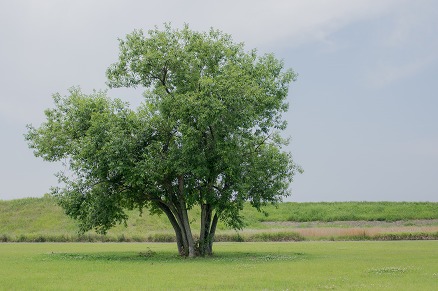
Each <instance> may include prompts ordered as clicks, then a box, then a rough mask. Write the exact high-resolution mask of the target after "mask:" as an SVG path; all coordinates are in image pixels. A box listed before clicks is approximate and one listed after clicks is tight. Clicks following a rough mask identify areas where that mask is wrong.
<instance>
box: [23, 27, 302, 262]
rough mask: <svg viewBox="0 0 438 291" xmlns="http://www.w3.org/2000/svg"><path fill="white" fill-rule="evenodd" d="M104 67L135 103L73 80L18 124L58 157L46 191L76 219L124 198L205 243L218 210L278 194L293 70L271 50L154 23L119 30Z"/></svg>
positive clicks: (91, 222) (290, 169)
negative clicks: (37, 119) (65, 91)
mask: <svg viewBox="0 0 438 291" xmlns="http://www.w3.org/2000/svg"><path fill="white" fill-rule="evenodd" d="M107 76H108V80H109V81H108V85H109V86H110V87H112V88H113V87H136V86H142V87H144V88H145V93H144V96H145V100H144V102H143V103H142V105H141V106H139V107H138V108H137V109H130V108H129V106H128V104H125V103H123V102H122V101H120V100H112V99H110V98H108V97H107V96H106V93H105V92H94V93H93V94H91V95H85V94H83V93H82V92H81V91H80V90H79V89H78V88H73V89H71V90H70V94H69V95H68V96H64V97H62V96H60V95H59V94H56V95H54V102H55V107H54V108H53V109H48V110H46V112H45V114H46V117H47V120H46V121H45V122H44V123H43V124H42V125H41V126H40V127H38V128H35V127H32V126H29V131H28V133H27V135H26V139H27V140H28V143H29V146H30V147H31V148H33V149H34V153H35V155H36V156H40V157H42V158H44V159H45V160H48V161H63V162H64V163H65V165H66V166H67V167H68V171H66V173H63V172H61V173H59V174H58V175H59V179H60V181H61V182H62V187H57V188H54V189H53V194H54V195H55V196H56V197H58V201H59V203H60V205H61V206H62V207H63V208H64V209H65V211H66V213H67V214H68V215H69V216H71V217H73V218H75V219H77V220H78V221H79V222H80V228H81V230H82V231H87V230H90V229H95V230H96V231H98V232H100V233H105V231H107V230H108V229H109V228H111V227H112V226H114V225H115V224H117V223H123V222H124V221H126V219H127V218H128V217H127V215H126V213H125V210H126V209H133V208H138V209H140V211H141V210H142V209H148V210H149V211H150V212H151V213H153V214H165V215H166V216H167V217H168V219H169V221H170V223H171V224H172V227H173V229H174V230H175V235H176V241H177V246H178V251H179V253H180V254H181V255H183V256H196V255H206V254H211V253H212V244H213V241H214V235H215V231H216V226H217V223H218V220H222V221H223V222H225V223H226V224H227V225H228V226H230V227H232V228H236V229H239V228H241V227H242V226H243V220H242V217H241V215H240V214H239V213H240V210H242V208H243V205H244V202H246V201H249V203H250V204H251V205H252V206H254V207H256V208H257V209H258V210H261V208H262V207H263V206H264V205H266V204H267V203H277V202H279V201H281V199H282V198H283V197H284V196H287V195H289V190H288V185H289V183H290V182H291V181H292V178H293V176H294V174H295V172H296V171H300V169H299V168H298V167H297V166H296V165H295V164H294V163H293V161H292V159H291V156H290V154H289V153H287V152H285V151H283V150H282V147H283V146H284V145H286V143H287V141H286V140H285V139H283V138H282V137H281V136H280V134H279V132H280V131H281V130H283V129H285V127H286V123H285V121H283V120H282V118H281V114H282V113H283V112H285V111H286V110H287V108H288V104H287V101H286V98H287V94H288V87H289V85H290V83H291V82H292V81H293V80H294V79H295V74H294V72H293V71H292V70H285V69H284V66H283V63H282V61H279V60H277V59H276V58H275V57H274V56H273V55H272V54H266V55H263V56H258V55H257V52H256V51H255V50H253V51H250V52H246V51H245V50H244V47H243V44H240V43H239V44H236V43H234V42H233V41H232V39H231V37H230V36H229V35H227V34H224V33H222V32H220V31H217V30H213V29H211V30H210V31H209V32H206V33H201V32H195V31H192V30H191V29H190V28H189V27H188V26H187V25H186V26H184V27H183V28H182V29H180V30H178V29H173V28H172V27H171V26H170V25H165V27H164V29H162V30H159V29H158V28H155V29H154V30H150V31H149V32H148V33H147V34H146V35H145V34H144V33H143V32H142V31H134V32H133V33H131V34H128V35H127V36H126V39H124V40H120V55H119V60H118V61H117V62H116V63H115V64H113V65H111V66H110V67H109V68H108V70H107ZM193 207H200V209H201V217H200V233H199V235H196V234H194V233H193V232H192V228H191V220H190V218H189V214H188V210H190V209H191V208H193Z"/></svg>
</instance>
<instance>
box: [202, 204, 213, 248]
mask: <svg viewBox="0 0 438 291" xmlns="http://www.w3.org/2000/svg"><path fill="white" fill-rule="evenodd" d="M211 212H212V208H211V205H210V204H208V203H206V204H202V205H201V231H200V233H199V254H200V255H201V256H205V255H206V254H208V253H207V252H206V251H207V250H208V246H209V241H210V235H209V234H210V223H211Z"/></svg>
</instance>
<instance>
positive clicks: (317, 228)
mask: <svg viewBox="0 0 438 291" xmlns="http://www.w3.org/2000/svg"><path fill="white" fill-rule="evenodd" d="M316 209H317V210H318V211H319V214H316ZM353 209H354V215H355V216H356V217H361V220H357V221H332V219H333V218H334V217H339V216H343V217H346V218H351V217H349V216H346V215H340V214H341V213H345V212H347V210H348V211H353ZM265 210H266V211H267V212H268V213H269V215H268V216H265V215H263V214H262V213H259V212H257V211H255V210H254V209H252V208H250V207H245V208H244V210H243V214H244V216H245V220H246V221H247V225H246V226H245V228H244V229H243V230H241V231H239V232H236V231H232V230H230V229H228V228H227V227H226V226H225V225H223V224H218V230H217V234H216V238H215V241H217V242H227V241H228V242H254V241H301V240H420V239H421V240H432V239H438V203H415V202H410V203H407V202H336V203H281V204H280V205H279V206H278V208H275V207H272V206H269V207H267V208H266V209H265ZM199 211H200V210H199V209H196V208H194V209H192V210H191V211H190V212H189V214H190V215H191V216H192V214H193V216H192V217H196V216H197V215H198V212H199ZM336 211H338V212H336ZM379 211H380V212H381V213H386V214H387V215H388V216H390V217H392V219H381V218H382V217H384V216H381V215H380V216H378V215H377V213H378V212H379ZM291 213H292V214H293V215H298V216H300V217H302V218H303V219H301V220H309V219H311V218H312V217H313V218H316V217H319V218H320V221H301V222H297V221H289V220H288V219H289V218H290V216H291ZM311 213H313V214H312V215H310V214H311ZM321 213H322V214H324V215H322V214H321ZM396 213H397V216H396V215H395V214H396ZM367 215H368V216H367ZM425 217H428V218H430V219H425ZM372 218H377V219H379V220H372ZM393 219H396V220H395V221H393ZM192 224H193V225H194V227H195V226H196V225H197V224H199V222H198V221H196V220H193V221H192ZM77 230H78V228H77V226H76V224H75V222H74V221H73V220H71V219H70V218H68V217H67V216H66V215H65V214H64V213H63V211H62V209H61V208H60V207H59V206H58V205H56V203H55V201H54V200H53V198H50V197H48V196H47V197H44V198H25V199H17V200H11V201H0V241H1V242H99V241H102V242H174V241H175V237H174V233H173V232H172V228H171V226H170V225H169V224H168V223H167V221H166V219H165V218H164V217H159V216H158V217H157V216H150V215H149V214H148V213H143V215H142V216H140V215H139V214H138V213H137V212H135V211H132V213H131V214H130V219H129V220H128V227H127V228H125V227H124V226H123V225H119V226H116V227H115V228H114V229H112V230H111V231H109V232H108V234H107V235H99V234H96V233H94V232H93V231H90V232H87V233H85V234H83V235H78V234H77Z"/></svg>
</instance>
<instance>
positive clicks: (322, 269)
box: [0, 241, 438, 290]
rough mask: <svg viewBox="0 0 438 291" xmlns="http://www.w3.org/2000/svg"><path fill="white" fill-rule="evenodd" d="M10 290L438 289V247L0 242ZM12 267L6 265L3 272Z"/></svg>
mask: <svg viewBox="0 0 438 291" xmlns="http://www.w3.org/2000/svg"><path fill="white" fill-rule="evenodd" d="M0 261H1V266H2V267H1V268H0V286H1V289H4V290H17V289H19V290H23V289H25V290H39V289H44V290H97V289H108V290H118V289H123V290H128V289H131V290H132V289H134V290H139V289H141V290H145V289H146V290H218V289H221V290H236V289H237V290H320V289H337V290H357V289H364V290H376V289H377V290H397V289H399V290H436V287H437V279H438V277H437V275H436V274H437V273H438V242H436V241H416V242H412V241H403V242H298V243H218V244H216V246H215V255H214V256H213V257H208V258H196V259H183V258H180V257H179V256H177V255H176V249H175V246H174V244H163V243H148V244H143V243H130V244H117V243H106V244H105V243H95V244H89V243H68V244H62V243H45V244H0ZM5 266H7V267H5Z"/></svg>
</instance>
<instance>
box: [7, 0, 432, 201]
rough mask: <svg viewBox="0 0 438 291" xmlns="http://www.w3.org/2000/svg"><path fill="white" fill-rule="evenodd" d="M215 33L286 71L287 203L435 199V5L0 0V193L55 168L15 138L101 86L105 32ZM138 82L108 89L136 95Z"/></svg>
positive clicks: (39, 187) (27, 191) (25, 187)
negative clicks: (290, 169)
mask: <svg viewBox="0 0 438 291" xmlns="http://www.w3.org/2000/svg"><path fill="white" fill-rule="evenodd" d="M164 22H171V23H172V24H173V26H174V27H182V25H183V23H188V24H189V25H190V26H191V28H192V29H194V30H202V31H205V30H208V29H209V28H210V27H214V28H217V29H220V30H222V31H224V32H226V33H229V34H231V35H232V36H233V39H234V40H235V41H236V42H244V43H245V44H246V48H247V49H248V50H250V49H253V48H257V49H258V50H259V52H260V53H264V52H273V53H274V54H275V55H276V56H277V57H278V58H281V59H283V60H284V61H285V64H286V65H287V67H290V68H293V69H294V70H295V71H296V72H297V73H298V74H299V77H298V80H297V82H295V83H293V84H292V85H291V87H290V91H289V102H290V109H289V112H288V113H287V114H285V116H284V117H285V118H286V119H287V120H288V122H289V126H288V128H287V130H286V132H285V135H287V136H290V137H291V138H292V142H291V145H290V147H289V150H290V151H291V152H292V154H293V156H294V160H295V161H296V162H297V163H298V164H300V165H301V166H302V167H303V168H304V170H305V172H304V174H302V175H298V176H296V177H295V181H294V182H293V183H292V185H291V188H292V193H293V194H292V196H291V197H289V198H288V199H287V200H288V201H299V202H301V201H435V202H438V175H437V174H438V81H437V77H438V1H435V0H415V1H414V0H412V1H408V0H406V1H405V0H355V1H351V0H306V1H298V0H289V1H287V0H284V1H279V0H270V1H260V0H250V1H247V0H243V1H239V0H233V1H228V0H226V1H206V0H204V1H195V0H190V1H177V0H168V1H134V0H131V1H91V0H87V1H85V0H75V1H62V0H58V1H55V0H53V1H47V0H39V1H36V0H35V1H31V0H29V1H24V0H22V1H20V0H14V1H1V2H0V134H1V135H0V136H1V143H0V181H1V183H0V200H6V199H14V198H22V197H41V196H42V195H44V193H47V192H48V191H49V188H50V186H56V184H57V180H56V178H55V177H54V173H55V172H57V171H58V170H60V169H61V168H60V167H61V166H60V165H58V164H51V163H48V162H44V161H42V159H40V158H36V157H34V156H33V153H32V150H30V149H28V147H27V144H26V142H25V141H24V137H23V134H24V133H25V132H26V127H25V126H26V124H29V123H31V124H33V125H34V126H38V125H39V124H40V123H41V122H42V121H43V120H44V113H43V111H44V109H46V108H49V107H52V106H53V103H52V99H51V95H52V94H53V93H56V92H59V93H61V94H62V95H65V94H67V89H68V88H69V87H72V86H80V87H81V88H82V89H83V91H84V92H85V93H91V92H92V90H93V89H97V90H99V89H106V85H105V81H106V79H105V70H106V68H107V67H108V66H109V65H110V64H111V63H113V62H115V61H117V55H118V41H117V39H118V38H124V36H125V35H126V34H127V33H130V32H132V31H133V30H134V29H144V30H148V29H151V28H153V27H154V26H155V25H157V26H159V27H162V24H163V23H164ZM141 93H142V90H122V89H112V90H109V91H108V94H109V95H110V96H112V97H117V98H122V99H123V100H126V101H129V102H130V103H131V104H132V105H133V106H135V105H137V104H139V103H140V102H141V101H142V97H141Z"/></svg>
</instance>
